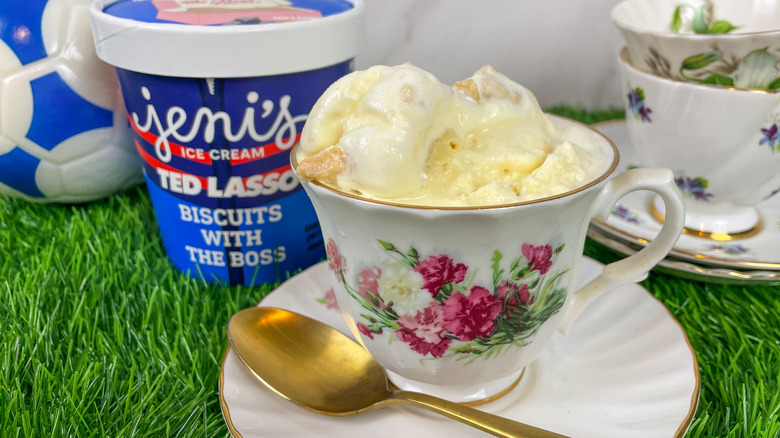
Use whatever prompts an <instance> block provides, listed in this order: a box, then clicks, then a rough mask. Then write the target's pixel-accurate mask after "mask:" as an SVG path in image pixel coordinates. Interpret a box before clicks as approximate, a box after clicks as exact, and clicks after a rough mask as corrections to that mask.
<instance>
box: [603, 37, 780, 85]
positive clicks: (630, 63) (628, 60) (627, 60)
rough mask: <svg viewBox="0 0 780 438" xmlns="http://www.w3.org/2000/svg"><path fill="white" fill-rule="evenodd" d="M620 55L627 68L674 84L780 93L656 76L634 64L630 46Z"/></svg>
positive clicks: (621, 50) (622, 50)
mask: <svg viewBox="0 0 780 438" xmlns="http://www.w3.org/2000/svg"><path fill="white" fill-rule="evenodd" d="M618 57H619V58H620V61H621V62H622V63H623V64H625V65H626V67H627V68H629V69H631V70H633V71H635V72H636V73H637V74H639V75H642V76H648V77H650V78H653V80H658V81H661V82H670V83H672V84H688V85H690V86H692V87H700V88H710V89H713V90H722V91H736V92H740V91H744V92H748V93H755V94H778V93H780V90H767V89H765V88H739V87H734V86H730V85H717V84H700V83H697V82H690V81H683V80H678V79H672V78H667V77H662V76H656V75H654V74H650V73H647V72H645V71H642V70H640V69H638V68H636V67H635V66H634V62H633V60H632V59H631V53H629V50H628V46H623V48H622V49H620V53H619V54H618Z"/></svg>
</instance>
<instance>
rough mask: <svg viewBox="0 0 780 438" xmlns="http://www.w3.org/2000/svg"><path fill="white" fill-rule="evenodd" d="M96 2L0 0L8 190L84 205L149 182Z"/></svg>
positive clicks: (0, 91)
mask: <svg viewBox="0 0 780 438" xmlns="http://www.w3.org/2000/svg"><path fill="white" fill-rule="evenodd" d="M90 2H91V0H48V1H47V0H2V1H0V192H3V193H7V194H10V195H13V196H18V197H22V198H25V199H28V200H31V201H39V202H63V203H71V202H86V201H91V200H95V199H99V198H102V197H105V196H108V195H110V194H112V193H115V192H117V191H119V190H122V189H125V188H127V187H130V186H132V185H135V184H138V183H140V182H141V181H142V180H143V175H142V167H141V160H140V157H139V155H138V153H137V152H136V151H135V150H134V144H133V139H132V135H131V132H130V127H129V123H128V119H127V116H126V113H125V110H124V105H123V103H122V98H121V94H120V89H119V84H118V82H117V79H116V73H115V72H114V69H113V67H111V66H109V65H107V64H105V63H103V62H102V61H100V60H99V59H98V58H97V55H96V54H95V48H94V42H93V39H92V29H91V27H90V22H89V12H88V7H89V4H90Z"/></svg>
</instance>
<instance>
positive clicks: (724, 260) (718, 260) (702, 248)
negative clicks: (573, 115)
mask: <svg viewBox="0 0 780 438" xmlns="http://www.w3.org/2000/svg"><path fill="white" fill-rule="evenodd" d="M594 127H595V128H596V129H598V130H599V131H600V132H602V133H603V134H604V135H606V136H607V137H609V138H610V139H611V140H612V141H613V142H614V143H615V145H616V146H617V148H618V150H619V151H620V164H619V165H618V171H623V170H626V169H628V168H630V167H636V166H641V163H639V162H637V160H636V159H635V158H634V157H635V154H634V153H633V151H632V149H631V147H630V145H631V139H630V136H629V134H628V130H627V129H626V124H625V122H623V121H614V122H606V123H600V124H596V125H594ZM652 197H653V195H652V194H651V193H650V192H642V191H640V192H634V193H631V194H629V195H627V196H625V197H624V198H622V199H621V200H620V202H619V203H618V204H617V208H616V209H615V210H613V214H612V215H611V216H610V217H609V219H607V220H606V222H604V221H599V220H594V221H592V222H591V226H592V227H595V228H597V229H598V231H599V232H600V233H601V234H603V235H606V236H610V237H612V238H613V239H616V240H619V241H622V242H624V243H628V244H630V245H634V246H636V245H639V246H644V245H646V244H647V242H648V241H650V240H652V239H653V238H655V236H656V235H657V234H658V231H659V230H660V229H661V224H660V223H659V221H658V220H656V219H655V218H654V217H653V215H652V213H651V211H650V204H651V201H652ZM758 210H759V214H760V216H761V229H760V230H759V231H758V232H757V233H756V234H754V235H753V236H750V237H746V238H744V239H735V240H731V241H716V240H713V239H710V238H703V237H698V236H693V235H689V234H683V235H682V236H680V240H678V241H677V244H676V245H675V248H674V249H673V250H672V251H671V252H670V253H669V255H670V256H671V257H673V258H676V259H678V260H685V261H688V262H692V263H693V264H694V265H697V266H707V267H713V266H714V267H720V268H730V269H733V270H736V272H735V273H736V274H737V276H740V275H742V276H747V277H751V276H752V277H755V278H756V279H758V280H760V279H762V278H767V279H768V280H773V281H777V279H778V277H777V272H774V274H773V275H772V274H770V275H765V274H766V273H767V272H768V271H769V272H772V271H780V195H779V196H775V197H772V198H770V199H768V200H766V201H764V202H763V203H761V204H760V205H758ZM751 271H758V272H754V273H751ZM762 271H763V272H762Z"/></svg>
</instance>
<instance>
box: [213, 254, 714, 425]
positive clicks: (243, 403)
mask: <svg viewBox="0 0 780 438" xmlns="http://www.w3.org/2000/svg"><path fill="white" fill-rule="evenodd" d="M601 266H602V265H601V264H599V263H598V262H595V261H593V260H591V259H588V258H585V259H583V262H582V269H581V272H582V274H581V275H580V281H581V283H580V284H583V283H584V282H585V281H586V280H587V279H590V278H593V277H595V276H596V275H597V274H598V272H600V271H601ZM329 275H330V272H329V271H328V268H327V264H325V263H320V264H317V265H315V266H313V267H311V268H309V269H308V270H306V271H304V272H303V273H301V274H299V275H297V276H295V277H293V278H291V279H290V280H288V281H287V282H285V283H283V284H282V285H281V286H280V287H279V288H277V289H276V290H275V291H274V292H272V293H271V294H269V295H268V296H267V297H266V298H265V299H264V300H263V301H262V303H261V304H260V305H264V306H273V307H280V308H284V309H287V310H292V311H295V312H298V313H302V314H304V315H308V316H310V317H314V318H316V319H319V320H320V321H323V322H326V323H328V324H330V325H332V326H333V327H336V328H338V329H339V330H341V331H342V332H344V333H349V330H348V329H347V326H346V324H345V323H344V321H343V319H342V317H341V314H340V313H339V311H338V309H337V308H335V307H334V306H332V305H329V301H328V300H327V299H326V298H325V297H326V295H327V292H328V289H329V287H328V286H326V285H327V284H328V283H327V279H328V278H329V277H328V276H329ZM219 395H220V402H221V406H222V413H223V415H224V417H225V422H226V423H227V426H228V428H229V429H230V431H231V433H232V434H233V436H235V437H243V438H254V437H263V438H272V437H285V438H286V437H320V436H336V437H341V438H352V437H371V438H382V437H387V438H398V437H413V436H414V437H417V436H447V437H451V438H456V437H481V436H485V435H484V433H483V432H480V431H477V430H476V429H472V428H470V427H468V426H464V425H462V424H460V423H457V422H455V421H452V420H449V419H446V418H443V417H438V416H434V415H432V414H429V413H427V412H423V411H420V410H417V409H414V408H405V407H401V406H394V407H391V408H385V409H380V410H378V411H374V412H369V413H366V414H361V415H357V416H354V417H342V418H333V417H325V416H320V415H317V414H314V413H311V412H309V411H306V410H304V409H301V408H299V407H297V406H295V405H294V404H292V403H290V402H289V401H287V400H284V399H283V398H282V397H280V396H278V395H276V394H275V393H273V392H272V391H270V390H269V389H267V388H266V387H265V386H263V384H262V383H260V382H259V381H258V380H257V379H256V378H255V377H254V376H253V375H252V373H251V372H250V371H248V370H247V369H246V368H245V367H244V366H243V364H242V363H241V362H240V361H239V359H238V358H237V357H236V356H235V354H233V353H232V351H230V349H228V351H227V352H226V353H225V358H224V361H223V364H222V370H221V373H220V385H219ZM698 400H699V374H698V366H697V364H696V358H695V355H694V353H693V350H692V349H691V345H690V343H689V342H688V338H687V337H686V336H685V333H684V332H683V331H682V328H681V327H680V325H679V323H677V321H676V320H675V319H674V318H673V317H672V315H671V314H670V313H669V311H668V310H667V309H666V308H665V307H664V306H663V304H661V302H659V301H658V300H656V299H655V298H654V297H653V296H652V295H650V293H649V292H647V290H645V289H644V288H642V287H641V286H639V285H635V284H634V285H629V286H624V287H621V288H619V289H617V290H615V291H613V292H610V293H608V294H605V295H604V296H602V297H601V298H599V299H598V300H597V301H596V302H594V303H593V304H592V305H591V306H590V307H589V308H588V309H587V310H586V312H585V314H583V315H582V316H581V317H580V318H579V319H578V320H577V322H576V323H575V324H574V326H573V327H572V330H571V332H570V333H569V335H567V336H563V335H561V334H559V333H556V334H555V335H554V336H553V338H552V340H551V341H550V344H549V345H548V346H547V347H546V348H545V350H544V351H543V352H542V354H541V356H540V357H539V358H538V359H537V360H536V362H534V363H532V364H531V365H529V366H528V367H527V369H526V372H525V374H524V376H523V378H522V380H521V381H520V384H518V386H517V387H516V388H515V389H514V390H512V391H511V392H510V393H509V394H507V395H505V396H504V397H502V398H501V399H499V400H497V401H494V402H492V403H489V404H486V405H484V406H482V407H480V409H484V410H486V411H489V412H492V413H495V414H498V415H502V416H505V417H509V418H512V419H514V420H518V421H522V422H525V423H529V424H532V425H534V426H537V427H542V428H545V429H548V430H552V431H555V432H558V433H562V434H565V435H569V436H572V437H599V438H609V437H620V438H631V437H643V438H648V437H664V438H667V437H672V436H679V437H681V436H683V434H684V433H685V431H686V429H687V428H688V426H689V425H690V423H691V421H692V420H693V415H694V412H695V410H696V405H697V403H698Z"/></svg>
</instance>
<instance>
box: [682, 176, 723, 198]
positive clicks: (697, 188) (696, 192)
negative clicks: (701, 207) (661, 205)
mask: <svg viewBox="0 0 780 438" xmlns="http://www.w3.org/2000/svg"><path fill="white" fill-rule="evenodd" d="M674 183H675V184H677V187H678V188H679V189H680V191H681V192H682V193H683V195H685V196H688V197H690V198H693V199H695V200H696V201H704V202H708V201H709V200H710V198H712V196H713V194H712V193H709V192H707V191H706V190H705V189H706V188H707V187H708V186H709V182H708V181H707V179H706V178H703V177H700V176H697V177H696V178H690V177H687V176H680V177H676V178H674Z"/></svg>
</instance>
